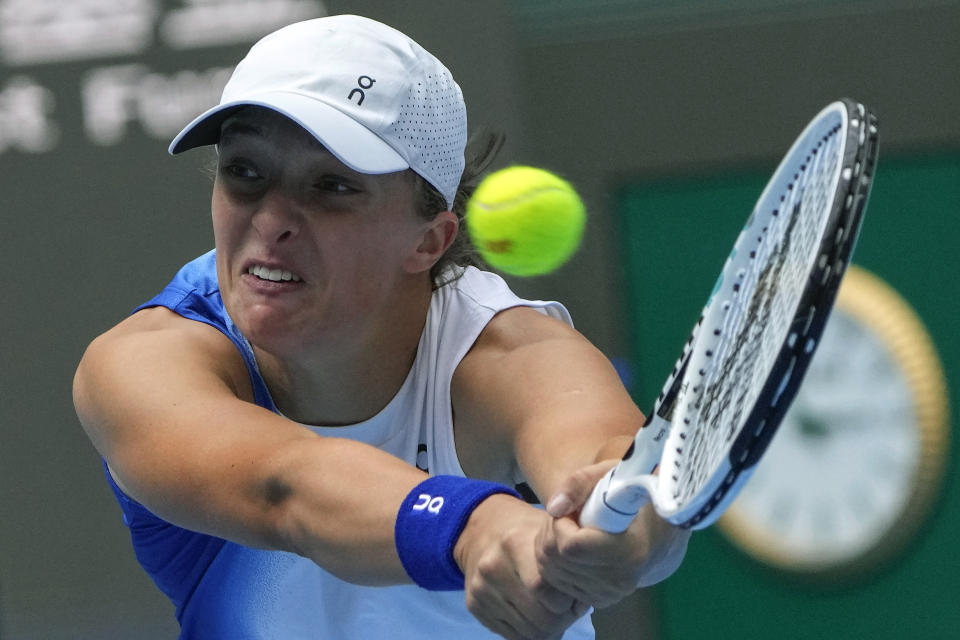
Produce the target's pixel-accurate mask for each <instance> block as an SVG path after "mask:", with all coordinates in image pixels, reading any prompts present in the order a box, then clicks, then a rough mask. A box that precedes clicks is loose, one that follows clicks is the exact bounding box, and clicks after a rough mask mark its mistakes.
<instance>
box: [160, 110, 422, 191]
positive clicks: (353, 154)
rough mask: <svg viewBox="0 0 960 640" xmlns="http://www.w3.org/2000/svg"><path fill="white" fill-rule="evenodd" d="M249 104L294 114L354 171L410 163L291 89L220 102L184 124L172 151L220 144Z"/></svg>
mask: <svg viewBox="0 0 960 640" xmlns="http://www.w3.org/2000/svg"><path fill="white" fill-rule="evenodd" d="M246 106H257V107H264V108H267V109H271V110H273V111H276V112H277V113H280V114H282V115H284V116H286V117H288V118H290V119H291V120H293V121H294V122H296V123H297V124H299V125H300V126H301V127H303V128H304V129H306V130H307V131H308V132H310V134H312V135H313V137H315V138H316V139H317V140H318V141H320V143H321V144H322V145H323V146H324V147H326V148H327V149H328V150H329V151H330V153H332V154H333V155H334V156H336V157H337V159H338V160H340V161H341V162H342V163H344V164H345V165H347V166H348V167H350V168H351V169H353V170H354V171H359V172H360V173H393V172H395V171H403V170H404V169H407V168H409V167H410V164H409V163H408V162H407V161H406V159H404V157H403V156H401V155H400V154H399V153H397V152H396V150H394V149H393V147H391V146H390V145H388V144H387V143H386V142H384V141H383V140H382V139H380V137H379V136H377V135H376V134H374V133H372V132H371V131H370V130H369V129H367V128H366V127H365V126H363V125H362V124H360V123H359V122H357V121H356V120H354V119H353V118H351V117H350V116H348V115H345V114H344V113H342V112H341V111H339V110H337V109H335V108H333V107H331V106H330V105H328V104H326V103H324V102H320V101H319V100H314V99H313V98H308V97H306V96H302V95H300V94H296V93H289V92H271V93H263V94H259V95H257V96H254V97H251V98H248V99H245V100H236V101H232V102H226V103H223V104H220V105H217V106H216V107H214V108H212V109H209V110H207V111H206V112H204V113H203V114H201V115H200V116H198V117H197V118H196V119H194V121H193V122H191V123H190V124H188V125H187V126H186V127H184V129H183V131H181V132H180V133H179V134H177V137H176V138H174V139H173V142H171V143H170V147H169V149H168V151H169V152H170V153H171V154H176V153H180V152H181V151H186V150H188V149H193V148H194V147H200V146H205V145H210V144H216V143H217V142H218V141H219V140H220V127H221V126H222V125H223V123H224V121H225V120H226V119H227V118H229V117H230V115H231V114H233V113H234V112H236V111H237V110H238V109H240V108H242V107H246Z"/></svg>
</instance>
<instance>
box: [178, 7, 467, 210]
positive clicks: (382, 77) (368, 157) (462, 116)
mask: <svg viewBox="0 0 960 640" xmlns="http://www.w3.org/2000/svg"><path fill="white" fill-rule="evenodd" d="M250 105H254V106H261V107H266V108H269V109H272V110H274V111H277V112H279V113H281V114H283V115H285V116H286V117H288V118H290V119H291V120H293V121H295V122H296V123H298V124H299V125H300V126H302V127H303V128H304V129H306V130H307V131H309V132H310V133H311V134H313V136H314V137H315V138H317V140H319V141H320V143H321V144H323V145H324V146H325V147H326V148H327V149H328V150H329V151H330V152H331V153H332V154H333V155H335V156H336V157H337V158H338V159H339V160H340V161H341V162H343V163H344V164H345V165H347V166H348V167H350V168H351V169H353V170H354V171H359V172H361V173H371V174H377V173H392V172H394V171H403V170H404V169H408V168H409V169H412V170H413V171H415V172H416V173H418V174H420V175H421V176H423V178H424V179H426V180H427V182H429V183H430V184H432V185H433V186H434V187H436V188H437V190H438V191H439V192H440V193H441V194H442V195H443V197H444V198H445V199H446V201H447V206H448V207H452V206H453V199H454V196H455V195H456V192H457V186H458V185H459V183H460V177H461V175H462V174H463V167H464V148H465V146H466V142H467V112H466V105H465V104H464V102H463V94H462V93H461V91H460V87H459V86H458V85H457V83H456V82H454V80H453V76H451V75H450V72H449V71H448V70H447V68H446V67H445V66H443V64H442V63H441V62H440V61H439V60H437V59H436V58H435V57H434V56H433V55H431V54H430V53H429V52H427V51H426V50H425V49H424V48H423V47H421V46H420V45H418V44H417V43H416V42H414V41H413V40H411V39H410V38H408V37H407V36H406V35H404V34H402V33H400V32H399V31H397V30H396V29H393V28H391V27H388V26H387V25H384V24H381V23H379V22H376V21H374V20H370V19H368V18H361V17H359V16H349V15H339V16H330V17H326V18H316V19H314V20H306V21H304V22H298V23H295V24H291V25H289V26H286V27H283V28H282V29H279V30H277V31H275V32H273V33H271V34H270V35H267V36H265V37H264V38H263V39H262V40H260V41H259V42H257V43H256V44H255V45H253V47H252V48H251V49H250V51H249V52H248V53H247V56H246V57H245V58H244V59H243V60H241V61H240V64H238V65H237V67H236V69H235V70H234V72H233V75H232V76H231V77H230V80H229V81H228V82H227V85H226V87H225V88H224V90H223V95H222V97H221V99H220V104H219V105H217V106H215V107H213V108H212V109H209V110H208V111H206V112H205V113H203V114H201V115H200V116H199V117H197V118H196V119H195V120H194V121H193V122H191V123H190V124H188V125H187V126H186V128H184V130H183V131H181V132H180V133H179V134H178V135H177V137H176V138H174V140H173V142H172V143H170V148H169V151H170V153H171V154H175V153H179V152H181V151H186V150H187V149H192V148H194V147H198V146H203V145H209V144H216V143H217V142H218V141H219V139H220V126H221V125H222V124H223V122H224V120H226V119H227V118H228V117H229V116H230V115H231V114H232V113H233V112H234V111H236V110H237V109H239V108H241V107H244V106H250Z"/></svg>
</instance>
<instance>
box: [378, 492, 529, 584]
mask: <svg viewBox="0 0 960 640" xmlns="http://www.w3.org/2000/svg"><path fill="white" fill-rule="evenodd" d="M496 493H506V494H509V495H512V496H515V497H517V498H519V497H520V494H518V493H517V492H516V491H514V490H513V489H511V488H510V487H507V486H504V485H502V484H497V483H495V482H487V481H485V480H471V479H469V478H461V477H459V476H433V477H431V478H427V479H426V480H424V481H423V482H421V483H420V484H418V485H417V486H416V487H414V488H413V491H411V492H410V494H409V495H408V496H407V497H406V499H405V500H404V501H403V504H402V505H400V512H399V513H398V514H397V523H396V526H395V527H394V530H393V535H394V540H395V542H396V545H397V553H398V554H399V556H400V562H402V563H403V568H404V569H405V570H406V571H407V575H409V576H410V578H411V579H412V580H413V581H414V582H415V583H417V584H418V585H420V586H421V587H423V588H424V589H429V590H431V591H458V590H460V589H463V572H462V571H460V567H458V566H457V563H456V561H455V560H454V559H453V547H454V545H456V544H457V540H458V539H459V538H460V534H461V533H462V532H463V528H464V527H465V526H466V525H467V519H468V518H469V517H470V514H471V513H472V512H473V510H474V509H475V508H476V507H477V505H478V504H480V503H481V502H482V501H483V500H484V499H486V498H488V497H490V496H492V495H494V494H496Z"/></svg>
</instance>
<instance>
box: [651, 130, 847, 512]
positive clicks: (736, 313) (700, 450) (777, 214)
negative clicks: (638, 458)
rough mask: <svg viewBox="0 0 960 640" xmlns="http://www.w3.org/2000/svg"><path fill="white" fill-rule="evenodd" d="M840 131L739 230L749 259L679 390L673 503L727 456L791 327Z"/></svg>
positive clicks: (813, 252)
mask: <svg viewBox="0 0 960 640" xmlns="http://www.w3.org/2000/svg"><path fill="white" fill-rule="evenodd" d="M841 130H842V127H841V126H840V125H839V124H838V125H835V126H834V127H832V128H831V129H830V130H829V131H828V132H826V133H825V134H824V135H823V136H822V137H821V138H820V139H819V140H818V141H817V142H816V144H815V145H814V146H813V147H812V148H811V149H809V151H808V153H807V155H806V156H805V157H804V158H803V161H802V163H800V164H799V166H798V167H797V168H796V171H795V172H794V173H793V175H792V179H790V180H789V181H788V182H787V183H786V185H784V186H783V187H782V191H781V193H780V195H779V198H777V199H775V202H776V205H775V206H774V208H772V209H770V210H767V211H755V212H754V215H752V216H751V222H754V221H757V222H758V226H760V225H762V226H761V228H759V229H756V230H753V231H751V229H750V227H749V226H748V229H746V230H745V233H748V232H750V233H753V234H754V235H753V236H752V243H753V244H752V246H751V247H750V249H749V257H750V260H749V262H748V263H747V265H746V266H745V267H743V268H741V269H739V270H738V271H737V272H736V274H735V280H734V282H733V283H732V284H731V286H730V287H729V291H728V292H727V293H728V295H729V297H728V299H726V300H723V301H722V303H721V305H722V306H721V309H722V311H723V313H722V315H721V316H720V325H719V326H718V327H715V328H713V329H712V332H713V334H714V336H716V337H717V340H715V341H714V343H715V344H716V346H713V345H707V346H706V347H705V348H704V351H703V352H702V353H700V354H694V356H699V358H698V360H700V361H701V362H699V363H698V366H697V368H696V371H693V372H691V373H692V374H693V375H694V376H695V378H694V380H695V381H694V382H693V383H692V384H688V386H687V387H685V388H683V390H682V392H683V393H684V394H685V395H686V397H685V398H684V402H685V403H686V405H687V406H686V408H685V415H684V416H683V419H682V424H683V426H684V429H683V430H682V432H681V433H680V435H679V443H678V446H676V447H675V451H674V452H673V453H675V454H676V455H673V456H671V457H672V458H673V460H672V462H673V464H672V465H671V466H672V469H671V474H670V475H671V480H672V482H670V483H669V484H670V485H671V486H672V487H671V488H672V491H671V493H672V498H673V500H674V501H676V502H677V503H679V504H684V503H685V502H686V501H687V500H689V499H690V498H691V497H694V496H696V495H697V494H698V493H699V492H700V491H701V489H702V488H703V487H704V486H705V485H706V484H708V483H709V482H710V481H711V479H712V478H713V475H714V473H715V470H716V469H717V468H718V466H719V464H720V462H721V461H722V459H723V458H725V457H726V456H727V455H728V453H729V450H730V447H731V445H732V443H733V441H734V440H735V439H736V438H737V437H738V435H739V434H740V432H741V430H742V428H743V426H744V424H745V421H746V419H747V418H748V416H749V414H750V412H751V409H752V408H753V406H754V404H755V402H756V400H757V397H758V395H759V394H760V391H761V387H762V382H763V380H764V379H765V378H766V377H767V376H768V374H769V372H770V370H771V369H772V367H773V365H774V361H775V360H776V358H777V356H778V354H779V352H780V347H781V346H782V345H783V343H784V340H785V338H786V337H787V333H788V332H789V331H791V330H792V324H793V323H792V322H791V319H792V318H793V315H794V314H795V312H796V311H797V309H796V305H797V300H798V299H799V297H800V296H801V294H802V291H803V290H804V288H805V286H806V284H807V283H806V280H807V274H808V273H809V272H810V267H811V265H812V263H813V261H815V260H817V258H818V255H817V251H818V248H819V244H820V237H821V234H822V231H823V224H824V222H823V220H824V218H825V216H824V215H823V212H824V210H825V209H826V208H827V207H829V206H830V202H831V199H832V195H833V189H834V188H835V180H832V179H831V177H832V176H835V175H837V173H838V166H839V164H840V162H841V161H842V142H843V141H842V140H841V139H840V138H841V136H839V135H837V134H838V133H839V132H840V131H841ZM738 246H740V243H738ZM707 330H708V331H710V330H711V329H710V328H709V327H708V328H707ZM730 337H732V339H730ZM762 424H763V423H762V422H761V425H762ZM761 428H762V427H761ZM733 477H734V478H735V474H733ZM728 480H730V479H728ZM725 484H730V482H725Z"/></svg>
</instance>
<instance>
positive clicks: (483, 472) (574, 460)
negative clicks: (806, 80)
mask: <svg viewBox="0 0 960 640" xmlns="http://www.w3.org/2000/svg"><path fill="white" fill-rule="evenodd" d="M466 130H467V125H466V114H465V106H464V103H463V99H462V96H461V93H460V89H459V87H458V86H457V85H456V83H455V82H454V81H453V79H452V78H451V76H450V73H449V72H448V71H447V69H446V68H444V66H443V65H442V64H441V63H440V62H439V61H438V60H437V59H436V58H434V57H433V56H432V55H430V54H429V53H428V52H426V51H425V50H424V49H422V48H421V47H420V46H418V45H417V44H416V43H415V42H413V41H412V40H410V39H409V38H407V37H406V36H405V35H403V34H401V33H399V32H397V31H395V30H393V29H391V28H389V27H387V26H385V25H382V24H380V23H377V22H374V21H371V20H368V19H364V18H359V17H355V16H335V17H329V18H322V19H317V20H310V21H306V22H302V23H297V24H294V25H291V26H288V27H285V28H283V29H280V30H279V31H277V32H275V33H273V34H271V35H269V36H267V37H265V38H264V39H263V40H261V41H260V42H259V43H258V44H256V45H255V46H254V47H253V48H252V49H251V50H250V52H249V54H248V55H247V57H246V58H245V59H244V60H243V61H241V62H240V64H239V65H238V66H237V68H236V70H235V72H234V74H233V76H232V78H231V79H230V81H229V83H228V85H227V86H226V88H225V90H224V93H223V99H222V101H221V103H220V104H219V105H217V106H215V107H213V108H212V109H210V110H209V111H207V112H206V113H204V114H202V115H200V116H199V117H198V118H197V119H196V120H194V121H193V122H192V123H190V124H189V125H188V126H187V127H186V128H185V129H184V130H183V131H182V132H181V133H180V134H179V135H178V136H177V138H176V139H175V140H174V141H173V143H172V145H171V148H170V150H171V152H172V153H179V152H181V151H185V150H187V149H190V148H194V147H200V146H205V145H216V151H217V157H218V160H217V170H216V179H215V182H214V185H213V198H212V218H213V230H214V238H215V245H216V249H215V251H211V252H209V253H207V254H206V255H203V256H200V257H199V258H197V259H196V260H194V261H192V262H190V263H188V264H187V265H185V266H184V267H183V268H182V269H180V271H179V272H178V273H177V274H176V276H175V277H174V278H173V280H172V282H171V283H170V284H169V285H168V286H167V287H166V288H165V289H164V290H163V291H161V292H160V293H159V294H158V295H157V296H156V297H154V298H153V299H152V300H150V301H148V302H146V303H145V304H143V305H141V306H140V307H138V308H137V309H136V311H135V312H134V313H133V314H132V315H131V316H129V317H128V318H127V319H125V320H123V321H122V322H120V323H119V324H118V325H117V326H115V327H114V328H112V329H110V330H109V331H107V332H106V333H105V334H103V335H102V336H100V337H98V338H97V339H96V340H94V341H93V343H92V344H91V345H90V346H89V348H88V349H87V352H86V354H85V355H84V357H83V360H82V362H81V363H80V366H79V369H78V371H77V375H76V379H75V386H74V398H75V404H76V408H77V413H78V415H79V417H80V420H81V422H82V424H83V426H84V428H85V429H86V432H87V433H88V434H89V437H90V439H91V440H92V441H93V443H94V445H95V446H96V448H97V450H98V451H99V452H100V454H101V455H102V456H103V459H104V465H105V470H106V477H107V479H108V481H109V483H110V485H111V487H112V488H113V491H114V493H115V494H116V497H117V500H118V501H119V504H120V507H121V508H122V510H123V516H124V521H125V523H126V524H127V526H128V527H129V528H130V532H131V536H132V539H133V546H134V549H135V552H136V555H137V558H138V560H139V562H140V563H141V564H142V566H143V568H144V569H145V570H146V571H147V573H149V575H150V576H151V577H152V578H153V580H154V581H155V583H156V584H157V586H158V587H159V588H160V589H161V590H162V591H163V592H164V593H165V594H166V595H167V596H168V597H169V598H170V600H171V601H172V602H173V604H174V606H175V608H176V616H177V619H178V621H179V623H180V626H181V630H182V631H181V637H183V638H190V639H193V638H200V639H203V638H243V639H260V638H278V639H284V640H289V639H295V638H337V639H344V638H346V639H351V638H379V637H383V638H425V637H432V638H457V639H458V640H467V639H471V638H488V637H491V636H492V635H493V634H498V635H501V636H503V637H506V638H559V637H561V636H562V637H564V638H591V637H593V630H592V627H591V624H590V618H589V615H587V613H588V611H589V609H590V607H593V606H605V605H608V604H611V603H613V602H615V601H617V600H618V599H620V598H622V597H624V596H625V595H627V594H628V593H630V592H632V591H633V590H635V589H636V588H637V587H638V586H642V585H646V584H650V583H652V582H655V581H657V580H660V579H662V578H663V577H665V576H667V575H669V574H670V573H671V572H672V571H673V570H674V569H675V568H676V567H677V565H678V564H679V563H680V561H681V559H682V557H683V554H684V551H685V548H686V540H687V537H686V534H685V533H684V532H681V531H679V530H676V529H674V528H672V527H671V526H669V525H667V524H666V523H664V522H662V521H661V520H660V519H658V518H656V517H655V516H654V515H653V514H652V512H645V515H644V517H641V518H638V519H637V521H636V522H635V523H634V525H633V526H632V527H631V528H630V529H629V530H628V531H627V532H626V533H625V534H622V535H610V534H606V533H602V532H599V531H596V530H591V529H581V528H580V527H578V526H577V525H576V521H575V519H574V517H573V516H575V514H576V510H577V509H578V507H579V506H580V505H581V504H582V503H583V501H584V500H585V499H586V497H587V496H588V494H589V491H590V489H591V488H592V486H593V484H594V483H595V482H596V481H597V479H599V478H600V477H601V476H602V474H603V472H604V471H605V470H606V469H608V468H609V467H610V466H611V465H612V464H613V463H614V461H615V460H617V459H618V458H619V457H620V455H621V454H623V452H624V450H625V449H626V447H627V446H628V445H629V443H630V441H631V438H632V436H633V434H634V432H635V430H636V429H637V427H638V426H639V425H640V424H641V423H642V416H641V414H640V412H639V411H638V410H637V408H636V407H635V406H634V405H633V403H632V402H631V400H630V398H629V396H628V394H627V393H626V392H625V390H624V389H623V387H622V386H621V384H620V383H619V380H618V378H617V376H616V374H615V372H614V370H613V369H612V368H611V366H610V365H609V364H608V362H607V360H606V359H605V358H604V357H603V356H602V355H601V354H600V353H599V352H598V350H597V349H595V348H594V347H593V346H591V345H590V344H589V343H588V342H587V341H586V340H585V339H584V338H583V337H581V336H580V335H579V334H578V333H577V332H576V331H574V330H573V329H572V328H571V326H570V318H569V315H568V313H567V311H566V310H565V309H564V308H563V307H562V306H561V305H560V304H558V303H555V302H542V301H531V300H523V299H520V298H518V297H517V296H516V295H514V294H513V293H511V291H510V290H509V289H508V288H507V286H506V285H505V284H504V282H503V281H502V280H501V279H500V278H499V277H497V276H496V275H494V274H491V273H488V272H485V271H483V270H480V269H478V268H476V267H475V266H471V262H470V260H469V254H468V253H467V252H466V251H465V244H464V243H465V238H464V236H463V234H461V233H460V217H461V215H462V210H463V204H464V198H465V197H466V194H467V190H468V189H469V186H470V184H471V183H472V182H474V179H475V175H474V174H475V173H476V169H475V167H466V169H465V145H466ZM461 182H462V185H463V186H461ZM519 483H525V484H526V485H528V486H529V487H530V488H532V490H533V492H535V494H536V495H537V496H540V497H543V498H544V499H545V500H550V501H551V502H550V504H549V505H548V507H549V511H546V510H544V509H542V508H538V507H534V506H531V504H529V503H528V502H527V501H525V500H524V499H521V498H520V497H519V495H518V494H517V493H516V492H515V491H514V487H515V486H517V485H518V484H519ZM648 511H649V510H648Z"/></svg>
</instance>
